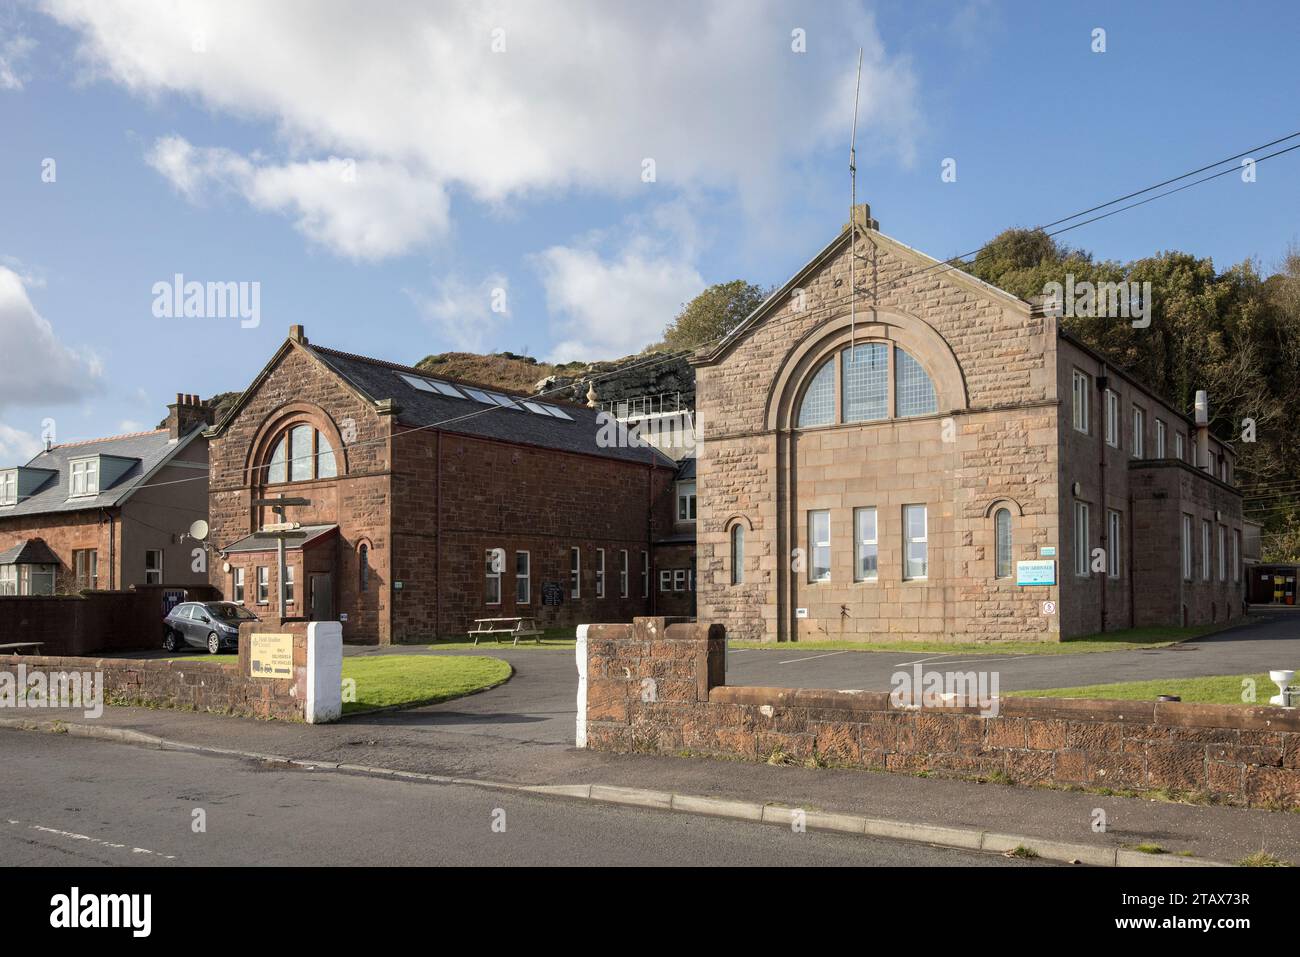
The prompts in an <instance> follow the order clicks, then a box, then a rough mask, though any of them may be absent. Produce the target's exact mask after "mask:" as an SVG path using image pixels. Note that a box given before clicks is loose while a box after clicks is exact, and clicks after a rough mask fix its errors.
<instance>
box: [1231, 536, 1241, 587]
mask: <svg viewBox="0 0 1300 957" xmlns="http://www.w3.org/2000/svg"><path fill="white" fill-rule="evenodd" d="M1232 580H1233V581H1234V582H1240V581H1241V529H1239V528H1234V529H1233V530H1232Z"/></svg>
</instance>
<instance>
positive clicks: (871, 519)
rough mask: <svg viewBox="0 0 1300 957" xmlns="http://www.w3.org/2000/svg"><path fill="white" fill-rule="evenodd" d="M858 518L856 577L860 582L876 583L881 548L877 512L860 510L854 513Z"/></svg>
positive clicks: (865, 509) (870, 509)
mask: <svg viewBox="0 0 1300 957" xmlns="http://www.w3.org/2000/svg"><path fill="white" fill-rule="evenodd" d="M854 514H855V515H856V516H857V518H856V522H855V525H856V527H857V536H858V546H857V553H858V554H857V564H856V567H855V575H854V577H856V578H857V580H858V581H875V580H876V577H877V575H878V574H879V570H878V564H877V563H878V559H879V546H878V544H877V541H876V510H875V509H874V508H860V509H857V510H856V511H855V513H854Z"/></svg>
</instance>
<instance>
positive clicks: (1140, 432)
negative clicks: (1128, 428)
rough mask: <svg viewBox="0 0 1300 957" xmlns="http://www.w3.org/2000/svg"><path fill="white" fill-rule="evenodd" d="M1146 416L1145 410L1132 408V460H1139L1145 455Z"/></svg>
mask: <svg viewBox="0 0 1300 957" xmlns="http://www.w3.org/2000/svg"><path fill="white" fill-rule="evenodd" d="M1146 431H1147V414H1146V410H1145V409H1140V408H1138V407H1137V406H1136V405H1135V406H1133V458H1135V459H1140V458H1142V457H1143V455H1144V454H1145V453H1146Z"/></svg>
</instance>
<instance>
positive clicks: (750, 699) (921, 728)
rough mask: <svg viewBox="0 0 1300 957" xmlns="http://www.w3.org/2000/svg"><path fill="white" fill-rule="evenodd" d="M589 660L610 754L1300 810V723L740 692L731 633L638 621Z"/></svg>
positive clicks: (1185, 710) (1161, 707)
mask: <svg viewBox="0 0 1300 957" xmlns="http://www.w3.org/2000/svg"><path fill="white" fill-rule="evenodd" d="M587 647H588V683H587V721H588V725H587V745H588V747H591V748H595V749H597V750H603V751H622V752H626V751H660V752H675V751H681V750H692V751H699V752H704V753H711V754H720V755H739V756H741V757H745V758H750V759H755V760H761V759H766V758H767V757H769V756H770V755H772V754H773V753H775V752H778V751H779V752H780V753H781V754H783V755H784V756H786V757H787V758H790V759H794V760H806V759H809V758H812V757H814V756H815V757H817V758H818V759H820V760H822V761H825V762H828V763H831V764H837V765H843V766H850V767H860V768H871V769H876V770H888V771H905V772H912V773H915V772H917V771H928V772H939V773H943V774H954V775H969V774H991V773H994V772H1000V773H1002V774H1005V775H1007V776H1009V777H1010V778H1012V779H1014V780H1015V781H1017V782H1019V783H1022V784H1040V783H1041V784H1059V785H1077V786H1088V787H1101V786H1106V787H1115V788H1131V789H1139V790H1140V789H1153V788H1162V787H1165V788H1171V789H1176V790H1186V791H1203V792H1207V793H1208V794H1210V795H1212V796H1214V797H1216V798H1222V799H1229V800H1233V801H1240V802H1242V803H1247V804H1268V805H1282V806H1287V807H1300V711H1296V710H1283V709H1280V708H1266V707H1256V708H1247V707H1236V706H1231V705H1203V704H1184V703H1175V702H1170V703H1165V702H1160V703H1156V702H1149V701H1089V700H1075V699H1043V698H1005V699H1002V700H1001V701H1000V705H1001V707H1000V710H999V713H998V715H997V716H996V717H991V718H983V717H980V715H979V711H978V709H977V708H975V707H941V708H925V709H924V710H921V709H915V708H898V707H895V706H894V705H893V704H892V702H891V701H890V697H889V694H888V693H886V692H858V691H821V690H804V689H788V688H750V687H737V688H729V687H726V686H725V685H724V683H723V682H724V680H725V678H724V675H723V671H722V667H723V655H724V650H723V649H724V632H723V629H722V627H721V626H719V625H704V624H692V625H672V626H669V627H665V622H664V619H662V618H638V619H636V621H635V622H634V624H632V625H596V626H592V628H591V629H590V631H589V632H588V646H587ZM647 678H652V679H654V683H653V685H651V684H647V683H646V682H645V681H644V679H647ZM648 689H652V690H653V694H649V693H647V692H648Z"/></svg>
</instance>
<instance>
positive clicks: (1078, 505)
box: [1074, 501, 1092, 578]
mask: <svg viewBox="0 0 1300 957" xmlns="http://www.w3.org/2000/svg"><path fill="white" fill-rule="evenodd" d="M1091 524H1092V509H1091V507H1090V506H1089V504H1088V503H1087V502H1080V501H1075V503H1074V574H1075V575H1076V576H1077V577H1079V578H1087V577H1088V576H1089V575H1090V574H1092V554H1091V549H1090V548H1089V547H1088V546H1089V544H1090V543H1089V540H1088V537H1089V528H1090V526H1091Z"/></svg>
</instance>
